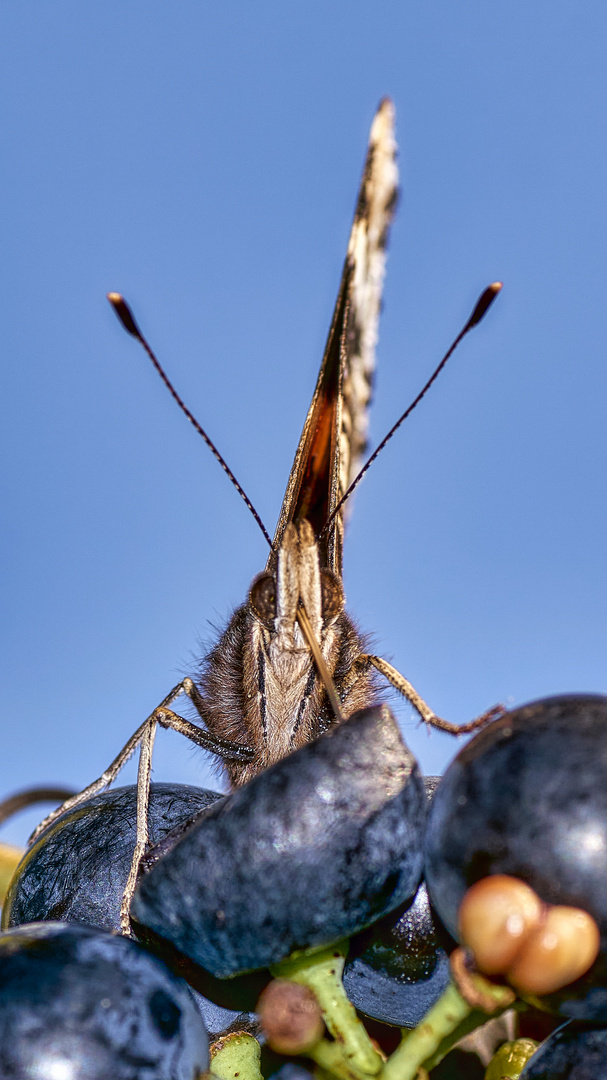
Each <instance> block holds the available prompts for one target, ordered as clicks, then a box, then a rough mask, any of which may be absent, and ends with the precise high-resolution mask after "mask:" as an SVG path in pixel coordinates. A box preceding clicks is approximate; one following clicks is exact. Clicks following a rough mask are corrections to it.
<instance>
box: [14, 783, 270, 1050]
mask: <svg viewBox="0 0 607 1080" xmlns="http://www.w3.org/2000/svg"><path fill="white" fill-rule="evenodd" d="M222 797H223V796H221V795H219V794H218V793H217V792H215V791H206V790H204V789H202V788H195V787H189V786H187V785H185V784H152V786H151V789H150V810H149V816H148V820H149V829H150V838H151V840H152V843H155V844H158V845H160V844H162V843H163V842H164V841H166V840H171V841H172V842H173V843H174V842H175V838H176V837H175V830H177V833H179V830H181V829H183V827H184V826H185V825H186V824H189V823H191V820H192V817H193V816H195V815H196V814H198V813H200V812H202V811H204V810H205V809H206V808H207V807H209V806H211V805H213V803H215V802H217V800H218V799H221V798H222ZM136 817H137V788H136V787H135V786H134V785H132V786H129V787H124V788H116V789H114V790H112V791H105V792H103V793H102V794H101V795H95V796H94V797H93V798H92V799H88V800H87V801H86V802H85V803H83V804H82V805H81V806H79V807H77V808H76V809H74V810H69V811H67V812H66V813H65V814H63V815H62V816H61V817H60V818H59V819H58V820H57V821H56V822H55V823H54V824H53V825H51V826H50V827H49V828H48V829H46V830H45V832H44V833H43V834H42V835H41V836H40V838H39V839H38V840H37V842H36V843H35V844H34V845H33V846H32V847H31V848H30V849H29V850H28V851H27V853H26V855H25V857H24V858H23V860H22V861H21V863H20V865H19V868H18V871H17V874H16V876H15V877H14V878H13V881H12V883H11V887H10V890H9V893H8V896H7V898H6V901H5V904H4V908H3V912H2V918H3V925H4V926H5V927H7V926H19V925H21V924H22V923H30V922H37V921H39V920H44V921H48V920H51V921H54V920H60V921H62V922H79V923H85V924H87V925H89V926H97V927H98V928H100V929H104V930H112V931H119V930H120V904H121V901H122V894H123V891H124V886H125V883H126V879H127V875H128V872H129V869H130V866H131V860H132V857H133V849H134V846H135V839H136V828H137V821H136ZM150 944H151V943H150ZM164 953H165V955H164V956H163V959H165V960H166V961H167V963H169V966H171V967H172V968H173V970H176V971H177V972H178V974H180V975H181V976H182V977H183V978H186V979H187V980H188V981H189V982H190V983H191V985H192V987H193V988H195V998H196V1002H197V1004H198V1005H199V1007H200V1010H201V1013H202V1016H203V1018H204V1022H205V1024H206V1027H207V1030H208V1031H209V1032H210V1033H211V1034H212V1035H213V1036H215V1035H218V1034H221V1033H223V1032H224V1031H225V1030H226V1029H233V1028H234V1027H236V1028H238V1029H239V1030H243V1029H244V1030H252V1029H255V1028H256V1025H257V1019H256V1017H255V1016H254V1015H253V1013H252V1011H251V1010H253V1009H254V1007H255V1004H256V1002H257V998H258V997H259V993H260V991H261V989H262V987H263V985H264V982H262V983H259V981H256V982H255V983H254V984H253V985H249V983H248V982H247V981H245V980H231V982H230V983H229V984H228V985H227V986H226V985H225V984H223V985H220V984H219V982H218V980H216V979H213V978H212V977H211V976H210V975H209V974H208V973H207V972H205V971H202V970H201V969H199V968H196V966H195V965H194V964H192V963H188V962H187V961H186V960H185V958H181V957H179V956H178V955H177V954H172V955H168V953H167V950H164Z"/></svg>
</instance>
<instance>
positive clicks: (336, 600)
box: [34, 99, 497, 929]
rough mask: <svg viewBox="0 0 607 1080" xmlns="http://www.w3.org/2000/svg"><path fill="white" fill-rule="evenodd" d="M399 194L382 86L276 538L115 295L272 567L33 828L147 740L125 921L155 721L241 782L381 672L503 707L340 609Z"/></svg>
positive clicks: (421, 705)
mask: <svg viewBox="0 0 607 1080" xmlns="http://www.w3.org/2000/svg"><path fill="white" fill-rule="evenodd" d="M397 197H398V169H397V162H396V142H395V137H394V108H393V105H392V102H391V101H389V100H388V99H385V100H383V101H382V102H381V104H380V106H379V109H378V110H377V113H376V115H375V118H374V120H373V124H372V127H371V132H370V137H369V145H368V149H367V155H366V160H365V165H364V169H363V175H362V180H361V184H360V188H359V192H358V197H357V201H356V209H355V214H354V221H353V224H352V229H351V233H350V238H349V242H348V249H347V253H346V258H345V262H344V267H343V271H342V275H341V280H340V284H339V290H338V295H337V301H336V304H335V310H334V313H333V317H332V320H331V326H330V329H329V334H328V338H327V344H326V347H325V351H324V355H323V358H322V362H321V365H320V371H319V374H318V379H317V383H316V387H315V390H314V394H313V397H312V402H311V404H310V408H309V410H308V414H307V416H306V420H305V423H304V427H303V431H302V434H301V438H300V440H299V444H298V447H297V451H296V454H295V459H294V461H293V466H292V468H291V473H290V476H289V480H288V483H287V489H286V493H285V496H284V500H283V503H282V507H281V510H280V515H279V518H278V524H277V526H276V531H275V534H274V538H273V540H270V537H269V535H268V533H267V532H266V530H265V528H264V526H263V524H262V523H261V521H260V519H259V517H258V515H257V513H256V511H255V510H254V508H253V507H252V504H251V503H250V500H249V499H248V497H247V496H246V495H245V493H244V492H243V490H242V488H241V487H240V485H239V484H238V482H237V481H236V479H235V477H234V476H233V474H232V473H231V470H230V469H229V468H228V466H227V465H226V463H225V462H224V460H223V458H222V457H221V455H220V454H219V452H218V451H217V450H216V448H215V447H214V445H213V444H211V442H210V440H209V439H208V436H207V435H206V433H205V432H204V430H203V429H202V428H201V427H200V425H199V424H198V422H197V421H196V420H195V418H194V417H193V416H192V414H191V413H190V412H189V410H188V409H187V407H186V406H185V405H184V403H183V402H182V401H181V399H180V398H179V396H178V394H177V392H176V391H175V390H174V388H173V386H172V384H171V383H170V382H169V380H168V379H167V377H166V375H165V374H164V371H163V370H162V368H161V367H160V365H159V363H158V361H157V360H156V358H155V356H154V354H153V353H152V351H151V349H150V347H149V346H148V344H147V342H146V340H145V338H143V335H142V334H141V331H140V330H139V327H138V326H137V324H136V322H135V320H134V317H133V315H132V313H131V311H130V309H129V308H128V306H127V305H126V303H125V301H124V300H123V299H122V297H121V296H120V295H119V294H116V293H111V294H109V299H110V301H111V303H112V304H113V306H114V308H115V310H116V312H117V314H118V315H119V317H120V319H121V321H122V322H123V325H124V326H125V328H126V329H127V330H128V331H129V333H131V334H132V335H133V336H135V337H137V338H138V339H139V341H140V342H141V343H142V344H143V346H144V348H145V349H146V351H147V352H148V355H149V356H150V358H151V359H152V361H153V363H154V364H155V366H156V368H157V370H158V371H159V373H160V374H161V376H162V378H163V380H164V381H165V383H166V385H167V386H168V388H169V390H170V392H171V394H172V395H173V397H174V398H175V399H176V400H177V402H178V404H179V405H180V407H181V408H182V409H183V411H184V412H185V413H186V415H187V417H188V419H189V420H190V421H191V422H192V423H193V424H194V426H195V427H196V428H197V430H198V431H199V433H200V434H201V435H202V436H203V437H204V438H205V440H206V441H207V442H208V443H209V445H210V446H211V449H212V450H213V453H214V454H215V456H216V457H217V458H218V460H219V461H220V463H221V464H222V466H223V467H224V469H225V470H226V472H227V473H228V474H229V476H230V478H231V479H232V481H233V482H234V484H235V486H236V487H237V488H238V490H239V491H240V493H241V495H242V496H243V498H244V499H245V501H246V502H247V505H248V506H249V508H250V509H251V510H252V512H253V513H254V515H255V517H256V519H257V521H258V522H259V524H260V525H261V528H262V530H263V532H264V535H265V536H266V538H267V540H268V543H269V545H270V551H269V556H268V560H267V564H266V567H265V569H264V570H263V571H262V572H261V573H260V574H259V575H258V576H257V577H256V578H255V579H254V581H253V583H252V585H251V588H250V590H249V595H248V597H247V599H246V601H245V603H244V604H243V605H242V606H241V607H239V608H238V609H237V610H236V611H235V613H234V614H233V615H232V618H231V619H230V621H229V623H228V625H227V627H226V629H225V630H224V632H223V633H222V634H221V636H220V637H219V640H218V641H217V642H216V644H215V645H214V646H213V648H212V649H211V650H210V652H209V653H208V654H207V655H206V656H205V657H204V658H203V660H202V661H201V664H200V666H199V670H198V671H197V672H196V673H195V674H194V676H193V677H188V678H186V679H184V680H183V681H182V682H180V683H179V684H178V685H177V686H176V687H174V688H173V689H172V690H171V692H170V693H169V694H168V695H167V697H166V698H165V699H164V701H162V702H161V703H160V705H159V706H157V707H156V709H154V711H153V712H152V713H151V714H150V716H148V717H147V718H146V720H144V722H143V723H142V724H141V725H140V727H139V728H138V729H137V731H136V732H135V733H134V735H133V736H132V737H131V738H130V739H129V741H128V742H127V743H126V745H125V746H124V747H123V749H122V750H121V751H120V753H119V754H118V756H117V757H116V758H115V760H114V761H113V762H112V764H111V765H110V766H109V767H108V769H106V771H105V772H104V773H103V774H102V776H101V777H99V778H98V780H96V781H94V782H93V783H92V784H90V785H89V786H88V787H87V788H86V789H85V790H84V791H83V792H81V793H80V794H79V795H78V796H75V797H73V798H71V799H70V800H68V802H66V803H65V804H64V805H63V806H62V807H60V808H59V809H58V810H56V811H54V812H53V814H51V815H49V817H48V818H46V819H45V821H44V822H42V823H41V825H40V826H39V827H38V829H37V830H36V833H34V837H36V836H37V835H39V834H40V832H41V831H42V829H43V828H45V827H46V826H47V825H48V824H49V823H50V822H51V821H53V820H55V818H56V817H57V816H58V815H59V814H60V813H62V812H64V811H65V810H67V809H70V808H72V807H73V806H75V805H78V804H79V803H80V802H82V801H84V799H86V798H89V797H90V796H92V795H94V794H96V793H97V792H98V791H100V790H101V789H102V788H104V787H106V786H107V785H108V784H109V783H111V781H112V780H113V779H114V778H115V776H116V775H117V774H118V772H119V771H120V769H121V767H122V765H123V764H124V763H125V762H126V760H127V759H128V758H129V757H130V756H131V754H132V753H133V752H134V751H135V750H136V749H137V748H138V747H140V764H139V778H138V785H139V790H140V795H141V798H140V806H139V810H138V818H139V822H138V840H137V850H136V852H135V855H134V859H133V867H132V871H131V876H130V879H129V884H128V885H127V890H126V892H125V900H124V903H123V926H124V928H125V929H127V928H128V902H129V900H130V896H131V895H132V891H133V889H134V885H135V880H136V875H137V868H138V865H139V861H140V859H141V857H142V855H143V853H144V851H145V847H146V843H147V830H146V823H145V822H146V814H147V791H148V788H149V777H150V771H151V756H152V747H153V740H154V734H155V731H156V727H157V725H158V724H160V725H161V726H163V727H168V728H171V729H173V730H176V731H178V732H180V733H181V734H184V735H186V736H187V737H188V738H189V739H191V740H192V741H193V742H195V743H197V744H198V745H200V746H202V747H204V748H205V749H206V750H209V751H211V752H212V753H213V754H215V755H216V756H217V758H218V759H219V760H220V761H221V763H222V765H223V767H224V769H225V772H226V774H227V777H228V779H229V782H230V784H231V786H232V787H237V786H239V785H241V784H243V783H246V781H247V780H249V779H250V778H251V777H253V776H254V775H256V774H257V773H259V772H260V771H261V770H263V769H265V768H267V767H268V766H270V765H272V764H273V763H274V762H276V761H278V760H280V758H282V757H284V756H285V755H286V754H289V753H290V752H292V751H293V750H295V749H297V747H299V746H302V745H303V744H305V743H307V742H309V741H311V740H313V739H315V738H317V737H318V736H319V735H321V734H322V733H323V732H324V731H326V730H327V728H329V727H330V726H331V725H332V724H334V723H336V722H343V721H346V720H347V719H348V717H349V716H351V715H352V714H353V713H354V712H356V711H357V710H358V709H362V708H365V707H367V706H370V705H372V704H373V703H374V702H375V701H376V699H377V693H378V678H379V675H380V674H381V675H383V676H384V677H385V678H387V680H388V681H389V682H390V683H391V684H392V685H393V686H394V687H396V689H397V690H399V691H400V692H401V693H402V694H403V695H404V696H405V697H406V698H407V699H408V700H409V701H410V702H411V703H412V704H413V706H414V707H415V708H416V709H417V711H418V712H419V714H420V716H421V717H422V719H423V720H425V721H426V722H427V723H430V724H434V725H436V726H438V727H441V728H443V729H446V730H450V731H454V732H455V731H457V732H461V731H468V730H473V729H474V728H475V727H477V726H480V724H481V723H484V722H486V720H487V719H488V718H489V717H491V716H492V715H494V713H495V710H490V712H489V713H487V714H484V715H483V717H481V718H478V719H477V720H475V721H472V723H471V724H469V725H463V726H462V727H459V728H457V727H455V726H454V725H451V724H449V723H448V722H446V721H444V720H441V719H440V718H439V717H437V716H436V714H435V713H434V712H433V711H432V710H431V709H430V708H429V706H428V705H426V703H425V702H424V701H423V700H422V698H420V697H419V695H418V694H417V693H416V691H415V690H414V689H413V687H412V686H411V684H410V683H409V682H408V681H407V680H406V679H405V678H404V677H403V676H402V675H401V674H400V673H399V672H398V671H397V670H396V669H395V668H393V667H392V665H391V664H389V663H388V662H387V661H385V660H383V659H381V658H380V657H377V656H374V655H372V654H370V653H369V652H368V651H367V648H366V643H365V639H364V637H363V636H362V635H361V633H360V632H359V630H358V629H357V627H356V625H355V623H354V621H353V619H352V618H351V617H350V615H349V614H348V613H347V612H346V610H345V598H344V590H343V583H342V557H343V543H344V530H345V520H346V514H347V509H348V502H347V496H348V494H349V492H350V490H351V488H352V487H353V486H354V485H355V483H356V482H357V479H356V478H357V476H358V475H359V470H360V465H361V461H362V459H363V457H364V455H365V451H366V447H367V425H368V409H369V403H370V399H371V391H372V382H373V373H374V367H375V345H376V340H377V327H378V320H379V313H380V305H381V293H382V285H383V280H384V272H385V263H386V247H387V242H388V236H389V231H390V225H391V222H392V218H393V215H394V210H395V207H396V202H397ZM492 288H493V289H494V293H493V294H492V295H491V296H490V297H489V298H488V299H486V301H485V303H484V306H483V303H482V299H483V298H481V301H479V305H477V308H476V309H475V313H473V316H472V317H471V319H470V320H469V323H468V324H467V325H466V327H465V329H464V331H463V332H462V334H460V337H459V338H458V340H459V339H461V337H462V336H463V333H465V332H466V330H467V329H469V328H470V326H472V325H475V320H476V321H479V319H480V318H481V317H482V315H483V314H484V311H485V310H486V308H487V307H488V305H489V303H490V302H491V300H492V299H493V295H495V292H496V291H497V286H493V287H492ZM488 291H489V290H487V291H486V292H488ZM483 295H484V296H485V294H483ZM480 308H482V310H480ZM451 351H452V350H450V351H449V353H448V354H447V356H449V355H450V353H451ZM445 360H446V358H445V359H444V360H443V361H442V362H441V365H439V369H437V371H436V372H435V373H434V375H433V376H432V378H431V379H430V380H429V383H430V382H432V381H433V380H434V378H435V377H436V374H437V373H438V370H440V367H441V366H442V365H443V364H444V362H445ZM429 383H428V384H427V386H428V385H429ZM427 386H426V388H424V391H422V394H423V393H424V392H425V389H427ZM419 397H421V395H419V396H418V399H419ZM418 399H416V402H417V400H418ZM416 402H415V403H414V404H416ZM408 411H410V410H408ZM402 419H403V418H402V417H401V421H402ZM401 421H399V422H398V423H400V422H401ZM396 426H398V424H397V425H395V427H396ZM393 430H394V429H393ZM391 434H392V432H390V433H389V435H388V436H387V437H386V439H385V440H384V442H385V441H387V438H388V437H390V435H391ZM367 464H369V463H367ZM365 468H366V466H365ZM180 695H185V696H187V697H188V698H189V699H190V701H191V703H192V704H193V706H194V708H195V710H196V713H197V718H198V720H199V721H200V722H197V723H193V722H192V721H191V720H188V719H186V718H185V717H183V716H180V715H179V714H178V713H176V712H175V711H174V709H173V708H172V706H173V703H174V702H175V700H176V699H177V698H178V697H179V696H180Z"/></svg>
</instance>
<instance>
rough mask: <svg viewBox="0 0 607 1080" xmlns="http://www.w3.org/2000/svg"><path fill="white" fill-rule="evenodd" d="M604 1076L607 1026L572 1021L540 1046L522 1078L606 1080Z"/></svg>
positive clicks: (605, 1070)
mask: <svg viewBox="0 0 607 1080" xmlns="http://www.w3.org/2000/svg"><path fill="white" fill-rule="evenodd" d="M604 1077H607V1028H604V1027H600V1028H596V1027H589V1026H588V1025H586V1024H578V1023H568V1024H564V1025H563V1027H560V1028H559V1029H558V1030H557V1031H554V1032H553V1033H552V1035H550V1036H549V1038H547V1039H546V1041H545V1042H543V1043H542V1044H541V1046H539V1047H538V1049H537V1050H536V1052H535V1054H534V1055H533V1057H532V1058H530V1060H529V1061H528V1062H527V1064H526V1065H525V1068H524V1069H523V1071H522V1073H521V1078H520V1080H604Z"/></svg>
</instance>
